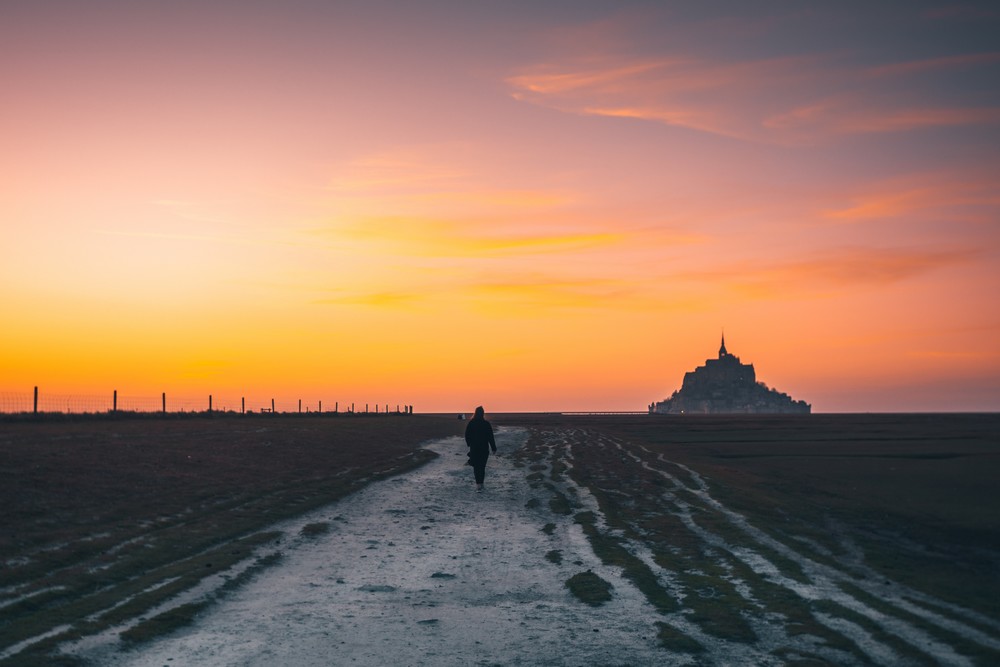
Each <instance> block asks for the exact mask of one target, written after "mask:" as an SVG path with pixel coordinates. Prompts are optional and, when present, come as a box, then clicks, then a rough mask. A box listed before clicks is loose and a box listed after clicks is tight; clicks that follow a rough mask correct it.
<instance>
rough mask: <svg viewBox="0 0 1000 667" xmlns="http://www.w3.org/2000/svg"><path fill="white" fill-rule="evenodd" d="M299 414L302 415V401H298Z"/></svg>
mask: <svg viewBox="0 0 1000 667" xmlns="http://www.w3.org/2000/svg"><path fill="white" fill-rule="evenodd" d="M299 413H300V414H301V413H302V399H301V398H300V399H299Z"/></svg>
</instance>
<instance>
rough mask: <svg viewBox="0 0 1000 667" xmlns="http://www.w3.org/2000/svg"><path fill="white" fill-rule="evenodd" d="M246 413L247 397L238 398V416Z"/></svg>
mask: <svg viewBox="0 0 1000 667" xmlns="http://www.w3.org/2000/svg"><path fill="white" fill-rule="evenodd" d="M246 412H247V397H246V396H243V397H241V398H240V414H241V415H245V414H246Z"/></svg>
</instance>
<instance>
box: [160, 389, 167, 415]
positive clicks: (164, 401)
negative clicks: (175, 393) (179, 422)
mask: <svg viewBox="0 0 1000 667" xmlns="http://www.w3.org/2000/svg"><path fill="white" fill-rule="evenodd" d="M160 400H161V401H162V402H163V413H164V414H166V412H167V392H163V395H162V396H160Z"/></svg>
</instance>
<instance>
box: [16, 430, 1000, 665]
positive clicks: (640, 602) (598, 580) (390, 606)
mask: <svg viewBox="0 0 1000 667" xmlns="http://www.w3.org/2000/svg"><path fill="white" fill-rule="evenodd" d="M493 421H494V424H495V425H496V426H498V427H500V430H499V433H500V441H501V449H502V451H501V453H502V454H503V457H502V458H501V459H499V460H493V461H491V464H490V469H489V472H488V478H487V485H488V487H489V488H488V491H487V493H486V494H482V495H476V494H474V493H473V492H472V484H471V479H470V478H471V475H470V474H469V470H468V468H464V467H462V466H461V462H462V460H463V459H462V457H461V456H460V453H461V451H463V450H464V447H463V446H462V443H461V441H460V439H455V438H454V436H456V435H457V434H458V433H459V432H460V431H461V428H462V426H464V423H462V422H458V421H457V420H454V419H453V418H451V419H449V418H443V417H442V418H433V417H420V416H412V417H391V416H390V417H385V416H383V417H382V418H378V419H376V418H367V419H362V418H356V419H348V418H304V417H303V418H271V419H267V418H262V417H252V418H235V417H233V418H225V419H192V418H187V419H175V420H163V419H135V420H122V421H107V420H91V421H80V420H76V421H67V422H61V423H0V475H2V476H3V479H0V482H2V486H0V495H2V496H3V497H2V498H0V502H3V506H4V507H5V512H4V514H3V519H2V522H3V525H2V528H3V533H2V535H0V547H2V551H0V557H2V562H3V570H2V571H0V574H2V576H3V579H2V582H0V664H19V665H27V664H32V663H33V662H34V663H36V664H52V663H53V662H62V663H64V664H80V663H86V662H87V661H91V662H97V663H102V664H103V663H108V662H111V661H112V660H114V661H115V662H119V663H121V664H135V665H142V664H167V662H166V661H167V660H168V659H169V658H170V657H172V656H177V657H178V659H179V660H181V662H184V661H185V658H187V659H195V658H197V660H198V661H199V662H200V664H217V665H222V664H268V661H269V660H270V661H273V660H276V659H277V660H279V662H280V660H281V659H286V660H287V659H293V661H296V660H297V661H298V662H297V663H296V664H310V660H312V661H313V663H314V664H326V663H324V661H327V662H329V659H330V656H331V655H338V656H341V657H345V659H346V657H349V658H350V661H351V662H352V664H372V665H374V664H385V661H386V660H387V659H390V658H392V657H399V655H400V653H401V652H405V655H407V656H408V659H410V658H411V657H412V659H410V662H412V663H413V664H421V663H423V664H567V665H569V664H633V665H634V664H720V663H727V662H728V663H734V662H735V663H757V664H775V665H777V664H801V665H819V664H838V665H841V664H846V665H867V664H914V665H921V664H953V665H976V664H982V665H987V664H996V663H997V662H998V661H1000V608H998V602H997V601H998V600H1000V574H998V573H1000V511H998V510H1000V499H998V496H997V494H996V490H995V480H996V479H997V478H998V476H1000V475H998V473H1000V417H998V416H995V415H987V416H984V415H898V416H897V415H812V416H803V417H775V418H767V417H743V418H737V417H714V418H708V417H703V418H696V417H650V416H600V417H598V416H594V417H587V416H573V417H561V416H556V415H553V416H538V415H500V416H497V417H495V418H494V419H493ZM447 436H452V440H439V441H438V443H437V444H435V445H433V446H432V449H433V450H434V452H433V453H431V452H428V451H425V450H422V449H419V448H418V445H419V444H420V443H423V442H426V440H427V439H428V438H442V437H447ZM153 443H155V446H153ZM449 443H450V444H449ZM504 450H506V451H504ZM435 455H438V458H437V459H436V460H435V461H434V462H433V463H432V464H431V465H427V466H424V467H422V468H421V469H420V470H419V471H417V472H411V473H405V474H403V476H402V477H399V476H396V477H391V476H392V475H394V474H397V473H401V472H402V471H404V470H408V469H411V468H412V467H413V466H415V465H419V464H421V463H424V462H426V461H428V460H430V458H432V457H434V456H435ZM390 477H391V478H390ZM378 480H384V481H378ZM366 484H367V487H366V488H364V490H362V491H360V492H358V489H360V488H362V487H363V486H365V485H366ZM347 494H351V495H350V497H347V498H345V499H344V500H340V501H338V502H335V503H334V504H332V505H331V504H330V503H331V502H334V501H337V499H339V498H343V497H344V496H346V495H347ZM468 503H480V505H479V506H474V505H469V504H468ZM476 507H478V508H479V509H476ZM6 508H12V509H11V510H10V511H9V512H8V511H6ZM480 510H481V514H480V513H479V512H480ZM470 526H482V527H483V528H484V530H482V531H480V530H475V529H470ZM362 545H363V547H362ZM359 552H363V553H359ZM479 552H482V553H483V554H486V555H485V556H484V557H482V558H478V557H477V556H476V554H478V553H479ZM481 560H482V561H484V566H483V567H479V566H478V565H477V564H478V563H479V562H480V561H481ZM399 563H403V564H404V565H403V566H399V565H398V564H399ZM490 564H492V567H490V566H489V565H490ZM477 591H478V592H477ZM241 610H242V611H241ZM241 614H242V615H241ZM387 618H394V619H396V620H394V621H393V622H391V623H388V622H386V619H387ZM241 619H242V620H241ZM463 619H464V622H463ZM188 624H191V625H190V626H189V627H185V626H187V625H188ZM469 624H473V627H475V628H482V629H483V639H482V643H481V644H479V645H475V644H472V645H470V644H469V642H468V631H469ZM630 629H631V631H630ZM241 633H242V634H241ZM46 635H48V639H44V637H46ZM570 635H572V636H573V637H574V639H573V642H574V646H576V648H575V649H573V650H572V651H566V650H562V651H560V649H559V647H560V646H565V644H566V641H567V637H569V636H570ZM81 636H85V637H91V639H85V640H84V641H79V642H76V643H73V642H71V641H70V640H73V639H75V638H79V637H81ZM253 637H257V638H258V640H257V643H256V644H255V643H254V641H253ZM39 638H43V639H41V640H40V639H39ZM220 638H225V639H220ZM260 638H267V640H266V641H264V640H262V639H260ZM29 640H30V641H29ZM227 647H228V649H231V650H228V651H227ZM532 647H535V648H532ZM538 647H542V648H541V649H539V648H538ZM545 647H549V648H545ZM299 650H304V651H306V653H296V652H295V651H299ZM282 651H284V653H283V652H282ZM539 651H540V652H539ZM3 658H5V659H6V660H5V661H4V660H3ZM306 658H309V659H308V660H307V659H306ZM380 661H382V662H381V663H380ZM174 664H177V663H176V662H175V663H174ZM289 664H291V663H289Z"/></svg>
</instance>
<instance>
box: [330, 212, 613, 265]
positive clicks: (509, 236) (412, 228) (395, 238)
mask: <svg viewBox="0 0 1000 667" xmlns="http://www.w3.org/2000/svg"><path fill="white" fill-rule="evenodd" d="M319 233H321V234H323V235H327V236H334V237H339V238H351V239H354V240H357V241H364V242H371V243H377V244H380V245H385V246H390V247H394V248H396V249H397V250H398V251H399V252H401V253H403V254H407V255H417V256H426V257H470V256H483V255H510V254H547V253H560V252H573V251H579V250H583V249H590V248H600V247H607V246H610V245H614V244H617V243H619V242H621V241H622V239H623V237H624V234H622V233H620V232H588V231H562V232H544V231H525V230H518V229H510V228H508V229H506V230H504V229H498V230H496V231H491V226H490V225H489V224H482V223H479V224H476V223H475V222H473V223H470V222H468V221H460V220H437V219H430V218H416V217H406V216H398V217H397V216H386V217H369V218H365V219H363V220H361V221H359V222H358V223H354V224H349V225H341V226H338V227H337V228H333V229H327V230H322V231H320V232H319Z"/></svg>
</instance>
